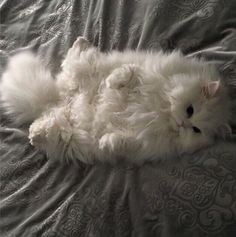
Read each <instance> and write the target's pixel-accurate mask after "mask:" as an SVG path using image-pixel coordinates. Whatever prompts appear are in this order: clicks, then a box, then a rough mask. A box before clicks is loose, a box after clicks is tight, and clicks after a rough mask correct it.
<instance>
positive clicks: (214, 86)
mask: <svg viewBox="0 0 236 237" xmlns="http://www.w3.org/2000/svg"><path fill="white" fill-rule="evenodd" d="M219 88H220V82H219V81H211V82H208V83H207V84H206V85H204V86H203V87H202V93H203V96H204V97H206V98H212V97H214V96H215V95H216V93H217V91H218V90H219Z"/></svg>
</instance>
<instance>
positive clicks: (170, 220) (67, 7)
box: [0, 0, 236, 237]
mask: <svg viewBox="0 0 236 237" xmlns="http://www.w3.org/2000/svg"><path fill="white" fill-rule="evenodd" d="M0 27H1V28H0V75H1V74H2V73H3V70H4V68H5V67H6V64H7V60H8V58H9V56H10V55H12V54H14V53H16V52H18V51H21V50H32V51H34V52H37V53H38V54H39V55H40V56H41V57H42V58H43V59H44V62H45V64H46V65H47V66H49V67H50V68H51V70H52V71H53V73H57V72H58V70H59V69H60V62H61V61H62V59H63V56H64V55H65V53H66V51H67V50H68V48H69V47H71V45H72V43H73V42H74V40H75V39H76V38H77V37H78V36H84V37H86V38H87V39H88V40H89V41H90V42H91V43H93V44H94V45H96V46H97V47H99V48H100V50H102V51H108V50H110V49H118V50H125V49H127V48H132V49H137V50H146V49H148V50H156V51H158V50H161V49H162V50H164V51H172V50H175V49H180V50H181V51H182V52H183V53H184V54H185V55H186V57H192V56H196V57H204V58H205V59H207V60H208V62H209V63H215V64H217V66H218V68H219V71H220V73H221V74H222V77H223V78H224V80H225V82H226V84H227V85H228V87H229V89H230V93H231V97H232V100H234V99H235V95H236V94H235V93H236V80H235V79H236V1H226V0H147V1H146V0H117V1H115V0H114V1H113V0H89V1H88V0H67V1H63V0H51V1H49V0H22V1H18V0H1V1H0ZM234 121H236V119H235V117H234V118H232V128H233V136H232V138H231V139H228V140H226V141H219V142H217V143H216V144H215V145H214V146H212V147H210V148H208V149H204V150H202V151H199V152H197V153H195V154H193V155H189V156H186V155H185V156H182V157H176V159H172V160H168V161H166V162H159V163H155V164H153V163H146V164H145V165H143V166H141V167H137V166H135V165H132V164H124V163H122V164H117V165H115V166H114V165H113V166H112V165H110V164H100V163H98V164H96V165H84V164H72V163H60V162H58V161H56V160H55V161H54V160H48V159H47V157H46V156H45V154H43V153H42V152H40V151H37V150H36V149H35V148H34V147H32V146H30V145H29V142H28V138H27V133H26V132H24V130H22V129H20V128H16V127H13V126H11V125H10V123H9V121H8V118H6V117H5V116H4V114H3V113H2V110H0V236H2V237H10V236H11V237H13V236H23V237H28V236H29V237H34V236H40V237H41V236H42V237H54V236H55V237H67V236H68V237H69V236H70V237H79V236H88V237H99V236H101V237H112V236H116V237H126V236H127V237H128V236H132V237H143V236H144V237H146V236H150V237H154V236H157V237H189V236H193V237H213V236H214V237H231V236H232V237H233V236H236V135H235V122H234Z"/></svg>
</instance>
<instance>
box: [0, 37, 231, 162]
mask: <svg viewBox="0 0 236 237" xmlns="http://www.w3.org/2000/svg"><path fill="white" fill-rule="evenodd" d="M0 86H1V87H0V92H1V100H2V104H3V106H4V108H5V111H6V113H7V114H8V115H10V116H11V117H12V118H13V119H14V121H15V123H16V124H17V125H22V124H24V123H31V126H30V128H29V139H30V143H31V144H32V145H34V146H36V147H38V148H40V149H42V150H44V151H46V152H47V154H48V155H49V156H50V157H55V158H59V159H79V160H81V161H83V162H86V163H92V162H93V161H94V160H96V159H98V160H114V159H118V158H121V157H123V158H127V159H129V160H131V161H133V162H138V163H140V162H141V163H142V162H143V161H145V160H147V159H160V158H166V157H169V156H172V155H178V154H182V153H189V152H190V153H191V152H194V151H196V150H198V149H200V148H202V147H205V146H208V145H210V144H212V143H213V142H214V139H215V137H216V136H217V135H219V136H224V135H225V134H226V133H228V132H230V128H229V125H228V120H229V117H230V103H229V98H228V96H227V91H226V89H225V87H224V86H223V85H222V83H221V81H220V78H219V75H218V74H217V72H216V70H215V68H214V67H213V66H209V65H207V64H206V63H205V62H204V61H201V60H197V59H189V58H185V57H184V56H183V55H181V53H179V52H173V53H171V54H163V53H155V52H137V51H125V52H118V51H112V52H110V53H102V52H99V51H98V50H97V49H96V48H95V47H93V46H90V45H89V43H88V42H87V41H86V40H85V39H83V38H81V37H80V38H78V39H77V40H76V42H75V43H74V44H73V47H72V48H71V49H70V50H69V51H68V54H67V56H66V57H65V60H64V62H63V63H62V70H61V72H60V73H59V75H58V76H57V78H56V79H55V80H54V79H53V78H52V76H51V74H50V72H49V71H48V70H47V69H45V68H44V67H43V66H42V63H40V60H39V59H38V58H37V57H35V56H33V55H32V54H20V55H17V56H15V57H13V58H12V59H11V60H10V63H9V66H8V68H7V70H6V72H5V73H4V75H3V78H2V82H1V85H0ZM189 106H191V107H192V109H193V111H192V112H193V114H192V115H189V114H188V112H187V108H188V107H189ZM189 110H191V108H190V109H189ZM190 113H191V111H190ZM194 127H195V130H194ZM196 129H197V131H196ZM199 129H200V132H199Z"/></svg>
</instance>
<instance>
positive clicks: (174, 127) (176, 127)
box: [170, 117, 180, 132]
mask: <svg viewBox="0 0 236 237" xmlns="http://www.w3.org/2000/svg"><path fill="white" fill-rule="evenodd" d="M170 124H171V127H172V129H173V130H174V131H175V132H179V127H180V126H179V123H177V121H176V120H175V119H174V118H173V117H171V118H170Z"/></svg>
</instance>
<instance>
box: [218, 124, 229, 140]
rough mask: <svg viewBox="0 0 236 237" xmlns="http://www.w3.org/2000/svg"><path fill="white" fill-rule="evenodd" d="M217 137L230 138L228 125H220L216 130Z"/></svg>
mask: <svg viewBox="0 0 236 237" xmlns="http://www.w3.org/2000/svg"><path fill="white" fill-rule="evenodd" d="M218 135H219V136H220V137H221V138H223V139H226V138H227V137H231V135H232V129H231V127H230V126H229V124H227V123H225V124H222V125H220V127H219V128H218Z"/></svg>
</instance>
